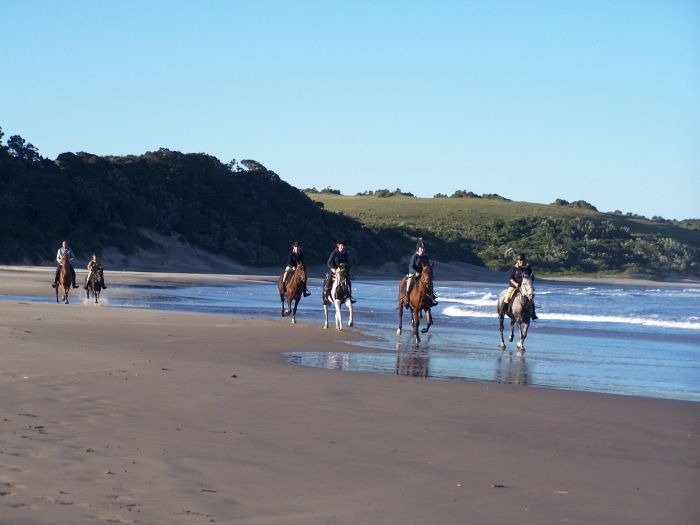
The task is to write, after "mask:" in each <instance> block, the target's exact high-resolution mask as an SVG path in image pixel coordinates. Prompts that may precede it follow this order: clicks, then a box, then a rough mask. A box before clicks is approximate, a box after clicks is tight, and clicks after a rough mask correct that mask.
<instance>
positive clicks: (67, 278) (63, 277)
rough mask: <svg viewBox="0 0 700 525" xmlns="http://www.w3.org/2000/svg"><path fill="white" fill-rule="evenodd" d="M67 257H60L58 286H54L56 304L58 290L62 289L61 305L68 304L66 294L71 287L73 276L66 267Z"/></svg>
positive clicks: (67, 263)
mask: <svg viewBox="0 0 700 525" xmlns="http://www.w3.org/2000/svg"><path fill="white" fill-rule="evenodd" d="M68 265H69V262H68V255H66V254H64V255H63V257H61V270H60V271H59V272H58V285H56V302H58V289H59V288H63V303H64V304H68V294H69V293H70V289H71V288H72V287H73V275H72V274H71V271H70V268H69V267H68Z"/></svg>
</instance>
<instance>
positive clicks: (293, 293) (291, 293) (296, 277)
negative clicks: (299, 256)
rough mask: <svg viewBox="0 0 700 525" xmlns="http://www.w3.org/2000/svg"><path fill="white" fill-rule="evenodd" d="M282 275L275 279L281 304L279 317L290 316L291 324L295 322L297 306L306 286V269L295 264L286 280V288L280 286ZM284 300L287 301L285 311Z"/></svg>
mask: <svg viewBox="0 0 700 525" xmlns="http://www.w3.org/2000/svg"><path fill="white" fill-rule="evenodd" d="M282 277H283V275H280V276H279V279H277V291H278V292H279V294H280V301H281V302H282V310H281V312H280V315H281V316H282V317H284V316H286V315H290V314H291V317H292V324H296V322H297V306H298V305H299V301H300V300H301V295H302V294H303V293H304V288H305V286H306V269H305V268H304V265H303V264H297V266H296V268H295V269H294V271H293V272H292V274H291V275H290V276H289V279H287V286H286V287H285V286H284V285H283V284H282ZM285 299H286V301H287V305H288V307H287V310H286V311H285V309H284V302H285ZM292 301H294V308H292Z"/></svg>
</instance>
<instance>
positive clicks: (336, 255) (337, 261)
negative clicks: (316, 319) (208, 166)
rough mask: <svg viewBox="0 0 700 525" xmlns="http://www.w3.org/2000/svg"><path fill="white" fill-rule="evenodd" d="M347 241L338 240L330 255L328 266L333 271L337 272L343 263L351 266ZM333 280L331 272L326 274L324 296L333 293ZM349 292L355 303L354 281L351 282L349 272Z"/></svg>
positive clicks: (351, 300) (352, 301)
mask: <svg viewBox="0 0 700 525" xmlns="http://www.w3.org/2000/svg"><path fill="white" fill-rule="evenodd" d="M346 244H347V243H346V242H345V241H338V242H337V243H336V245H335V250H333V251H332V252H331V254H330V256H329V257H328V263H327V265H328V268H329V269H330V271H331V273H333V274H335V272H336V271H337V270H338V267H339V266H340V265H341V264H346V265H347V266H350V259H349V258H348V252H346V251H345V245H346ZM332 282H333V280H332V279H331V278H330V275H329V274H326V279H325V280H324V281H323V296H324V297H328V294H330V293H331V286H332ZM348 293H349V294H350V302H351V303H355V299H353V298H352V283H351V282H350V275H349V274H348Z"/></svg>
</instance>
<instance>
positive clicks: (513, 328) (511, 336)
mask: <svg viewBox="0 0 700 525" xmlns="http://www.w3.org/2000/svg"><path fill="white" fill-rule="evenodd" d="M509 317H510V316H509ZM514 331H515V317H511V318H510V335H509V336H508V342H509V343H512V342H513V332H514Z"/></svg>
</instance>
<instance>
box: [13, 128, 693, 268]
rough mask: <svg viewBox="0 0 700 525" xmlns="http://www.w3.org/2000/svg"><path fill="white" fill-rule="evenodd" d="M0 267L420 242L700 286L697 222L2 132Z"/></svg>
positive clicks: (242, 258)
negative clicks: (172, 250) (673, 277)
mask: <svg viewBox="0 0 700 525" xmlns="http://www.w3.org/2000/svg"><path fill="white" fill-rule="evenodd" d="M0 231H2V233H3V240H2V247H3V249H2V250H1V251H0V262H3V263H18V262H29V263H32V264H42V263H47V262H51V261H52V255H53V254H54V253H55V250H56V247H57V246H58V244H59V243H60V241H61V240H62V239H64V238H68V239H69V240H70V241H71V243H72V245H73V246H74V247H75V248H76V250H77V251H78V253H87V252H88V251H90V252H92V251H96V252H97V253H98V254H99V253H100V252H101V251H102V250H103V249H105V248H107V247H116V248H118V249H119V250H120V251H121V252H123V253H124V254H127V255H128V254H130V253H133V252H135V251H137V250H153V251H158V249H159V247H158V245H157V244H156V243H154V241H153V239H152V237H151V236H149V235H148V233H149V232H156V233H158V234H161V235H166V236H175V237H176V238H177V239H178V240H181V241H183V242H184V243H188V244H190V245H192V246H195V247H198V248H202V249H204V250H208V251H211V252H213V253H217V254H221V255H225V256H228V257H230V258H231V259H232V260H234V261H237V262H240V263H243V264H246V265H252V266H269V265H280V264H282V263H283V262H284V259H285V257H286V254H287V253H288V250H289V245H290V244H291V242H292V241H293V240H297V239H298V240H300V241H301V242H302V243H303V245H304V250H305V253H306V256H307V261H308V263H310V264H312V265H319V264H323V263H324V262H325V258H326V257H327V254H328V253H329V252H330V250H331V249H332V248H333V246H334V243H335V241H336V240H338V239H340V238H344V239H346V240H347V241H348V243H349V250H350V253H351V257H352V259H353V260H354V261H355V264H359V265H363V266H367V267H377V266H381V265H382V264H384V263H387V262H395V263H397V262H400V261H401V260H402V259H403V258H406V257H407V256H408V255H410V253H411V251H412V248H413V244H414V242H415V240H416V239H418V238H422V239H423V240H424V241H426V242H427V243H428V245H429V247H430V254H431V257H433V258H435V259H436V260H439V261H443V262H466V263H471V264H475V265H479V266H484V267H487V268H490V269H493V270H499V271H500V270H504V269H506V268H507V267H509V266H510V265H511V264H512V261H513V257H514V254H515V253H516V252H519V251H524V252H526V253H528V255H529V257H530V261H531V263H532V264H533V265H535V266H536V267H537V268H538V269H540V270H545V271H547V272H551V273H576V272H580V273H587V274H590V273H595V272H607V273H627V274H634V275H647V276H661V275H668V274H682V275H694V276H697V275H700V262H699V259H700V221H698V220H697V219H688V220H684V221H670V220H666V219H663V218H660V217H656V218H653V219H647V218H644V217H640V216H638V215H633V214H622V213H621V212H619V211H615V212H612V213H602V212H599V211H598V210H597V209H596V208H595V206H593V205H592V204H590V203H587V202H585V201H575V202H573V203H569V202H567V201H564V200H562V199H557V201H555V202H554V203H552V204H535V203H525V202H513V201H510V200H508V199H506V198H504V197H501V196H500V195H497V194H485V195H481V196H480V195H476V194H474V193H472V192H468V191H466V190H457V191H455V192H454V193H453V194H452V195H451V196H449V197H448V196H447V195H441V194H438V195H435V196H434V197H433V198H418V197H415V196H413V195H412V194H411V193H410V192H406V191H401V190H400V189H398V188H397V189H396V190H386V189H384V190H382V189H380V190H374V191H372V190H368V191H366V192H361V193H360V194H358V195H355V196H345V195H341V194H340V191H338V190H335V189H332V188H330V187H326V188H324V189H322V190H320V191H318V190H316V189H315V188H309V189H306V190H303V191H302V190H299V189H297V188H295V187H293V186H291V185H290V184H288V183H287V182H285V181H284V180H282V179H281V178H280V177H279V175H277V174H276V173H275V172H273V171H271V170H269V169H267V168H266V167H265V166H264V165H263V164H261V163H260V162H257V161H254V160H241V161H236V160H232V161H231V162H229V163H227V164H224V163H222V162H220V161H219V160H218V159H216V158H215V157H212V156H210V155H207V154H204V153H197V154H183V153H180V152H177V151H170V150H167V149H160V150H158V151H152V152H147V153H145V154H143V155H128V156H98V155H92V154H89V153H84V152H80V153H62V154H60V155H59V156H58V157H57V158H56V159H55V160H50V159H47V158H44V157H42V156H41V155H40V153H39V150H38V149H37V148H36V147H35V146H34V145H32V144H31V143H29V142H27V141H25V140H24V139H23V138H22V137H20V136H19V135H13V136H11V137H9V138H8V139H7V140H6V141H5V142H4V143H3V133H2V130H0Z"/></svg>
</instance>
